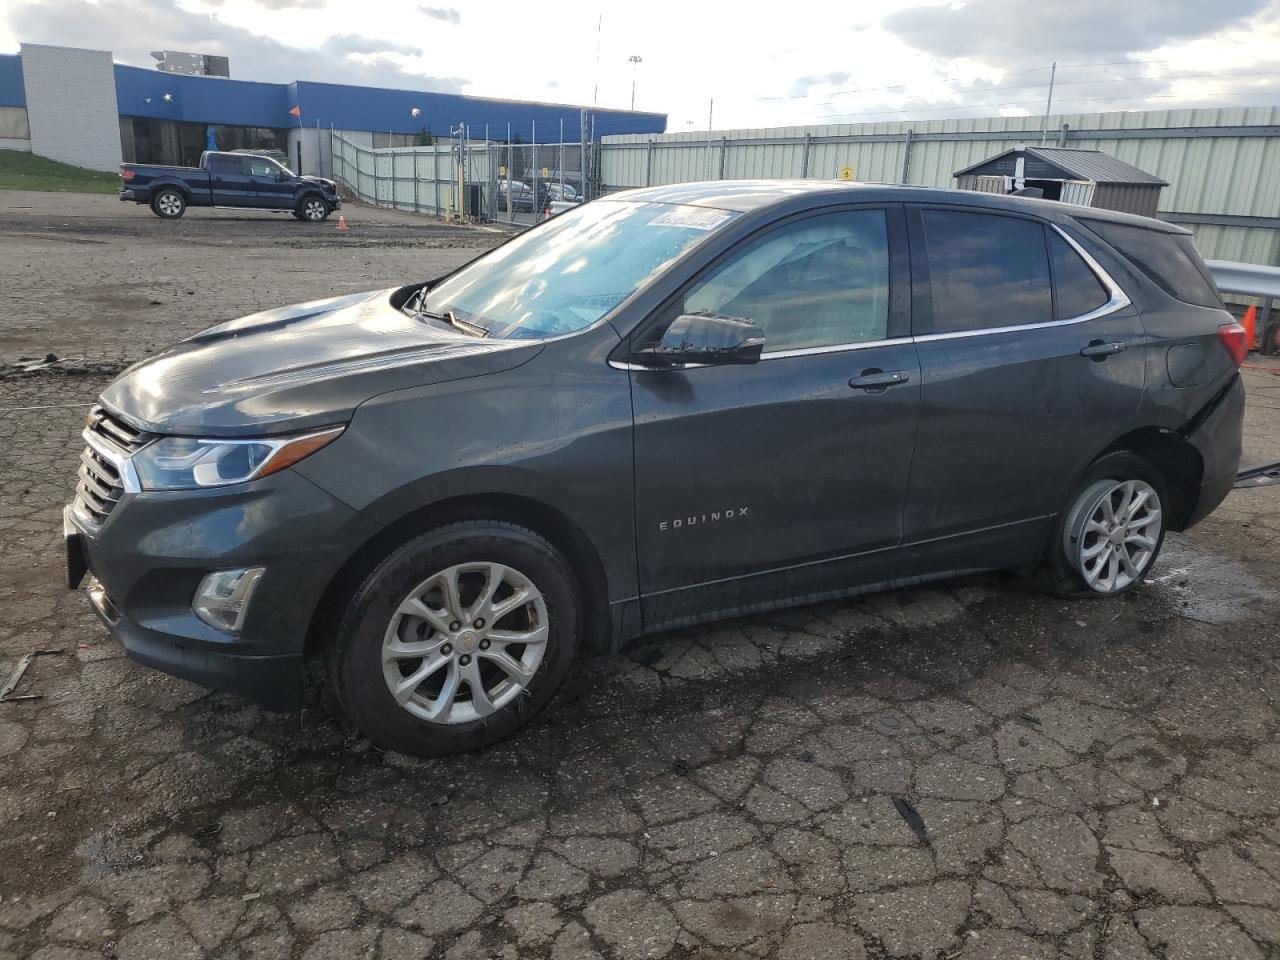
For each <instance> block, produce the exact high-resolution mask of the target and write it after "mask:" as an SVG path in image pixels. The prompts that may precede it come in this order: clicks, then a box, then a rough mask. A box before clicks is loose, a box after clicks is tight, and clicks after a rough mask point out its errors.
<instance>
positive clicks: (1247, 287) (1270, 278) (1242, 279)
mask: <svg viewBox="0 0 1280 960" xmlns="http://www.w3.org/2000/svg"><path fill="white" fill-rule="evenodd" d="M1205 263H1206V265H1207V266H1208V267H1209V272H1210V273H1212V274H1213V282H1214V283H1216V284H1217V285H1218V289H1219V290H1221V291H1222V292H1223V293H1239V294H1243V295H1244V296H1246V297H1261V298H1262V299H1264V300H1274V299H1280V267H1265V266H1262V265H1261V264H1257V263H1235V262H1234V261H1231V260H1206V261H1205Z"/></svg>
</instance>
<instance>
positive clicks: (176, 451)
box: [133, 427, 343, 490]
mask: <svg viewBox="0 0 1280 960" xmlns="http://www.w3.org/2000/svg"><path fill="white" fill-rule="evenodd" d="M342 431H343V428H342V427H333V428H331V429H329V430H321V431H318V432H316V433H306V434H302V435H300V436H293V437H279V438H270V439H262V440H214V439H209V438H206V437H165V438H163V439H161V440H157V441H155V442H154V443H150V444H148V445H147V446H145V447H143V448H142V449H141V450H139V451H138V452H137V453H135V454H134V455H133V465H134V467H135V468H137V471H138V479H139V481H141V485H142V489H143V490H195V489H198V488H201V487H222V486H226V485H227V484H229V483H243V482H244V481H246V480H253V479H254V478H256V477H266V476H269V475H271V474H273V473H276V472H277V471H279V470H283V469H284V468H285V467H288V466H292V465H293V464H295V463H297V462H298V461H299V460H301V459H302V458H303V457H309V456H310V455H311V454H313V453H315V452H316V451H317V450H319V449H320V448H321V447H323V446H325V445H326V444H329V443H332V442H333V441H334V440H336V439H338V437H339V435H340V434H341V433H342Z"/></svg>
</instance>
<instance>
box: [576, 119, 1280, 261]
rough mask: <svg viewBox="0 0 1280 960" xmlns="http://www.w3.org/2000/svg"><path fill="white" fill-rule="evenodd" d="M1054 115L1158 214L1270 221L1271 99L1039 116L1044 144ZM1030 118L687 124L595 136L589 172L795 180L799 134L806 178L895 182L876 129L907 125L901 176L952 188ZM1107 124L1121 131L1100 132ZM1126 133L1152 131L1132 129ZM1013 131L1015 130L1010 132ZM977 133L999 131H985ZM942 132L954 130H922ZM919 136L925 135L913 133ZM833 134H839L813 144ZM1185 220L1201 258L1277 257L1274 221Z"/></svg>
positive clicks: (1278, 213)
mask: <svg viewBox="0 0 1280 960" xmlns="http://www.w3.org/2000/svg"><path fill="white" fill-rule="evenodd" d="M1063 124H1067V125H1068V135H1067V139H1066V144H1067V145H1068V146H1072V147H1085V148H1094V149H1098V150H1102V151H1104V152H1105V153H1108V154H1110V155H1111V156H1114V157H1117V158H1118V159H1120V160H1124V161H1126V162H1127V163H1131V164H1133V165H1134V166H1136V167H1139V168H1141V169H1142V170H1145V171H1147V172H1148V173H1153V174H1155V175H1156V176H1158V177H1161V178H1163V179H1165V180H1167V181H1169V186H1168V187H1167V188H1166V189H1165V190H1164V192H1163V194H1162V195H1161V198H1160V211H1161V213H1162V214H1171V215H1175V216H1173V217H1171V219H1176V215H1177V214H1182V215H1192V216H1195V215H1226V216H1247V217H1268V218H1280V107H1224V108H1220V109H1204V110H1150V111H1142V112H1132V113H1089V114H1067V115H1061V116H1056V117H1050V119H1049V125H1048V127H1049V129H1048V140H1047V142H1048V143H1057V142H1058V138H1059V135H1060V132H1061V130H1062V125H1063ZM1040 125H1041V120H1040V118H1038V117H986V118H975V119H952V120H926V121H920V122H912V121H905V122H892V123H862V124H838V125H831V126H807V127H773V128H769V129H761V130H720V131H716V132H715V133H714V134H713V135H712V137H711V139H710V142H708V138H707V134H705V133H692V132H691V133H676V134H664V135H662V136H655V137H648V136H643V135H638V136H623V137H605V138H604V141H603V146H602V150H601V157H600V161H601V162H600V170H601V177H602V179H603V181H604V183H605V184H606V186H608V187H609V188H620V187H629V186H644V185H645V184H666V183H682V182H686V181H689V180H707V179H717V178H719V177H720V175H721V156H722V153H723V176H724V177H725V178H727V179H743V178H753V177H764V178H772V177H788V178H789V177H799V176H801V171H802V164H803V162H804V161H803V157H804V152H805V146H804V144H803V143H802V142H800V141H802V140H803V138H805V137H806V136H808V137H809V138H810V143H809V145H808V170H807V175H808V176H809V177H813V178H829V177H835V176H837V175H838V172H839V170H840V168H841V167H842V166H844V165H846V164H847V165H849V166H851V167H853V169H854V175H855V176H856V178H857V179H859V180H867V181H876V182H884V183H897V182H899V181H900V180H901V179H902V166H903V160H904V158H905V156H906V151H907V144H906V142H905V140H902V139H897V140H884V139H877V138H883V137H905V135H906V134H907V133H908V131H910V132H911V133H912V134H913V135H914V137H916V138H917V139H914V141H913V142H912V143H911V147H910V152H911V164H910V170H909V174H908V178H907V180H908V182H910V183H914V184H920V185H924V186H932V187H952V186H955V180H954V178H953V174H954V173H955V172H956V171H957V170H960V169H962V168H964V167H967V166H969V165H971V164H974V163H977V162H978V161H980V160H983V159H985V158H986V157H989V156H991V155H993V154H996V153H1000V152H1002V151H1004V150H1007V149H1009V148H1010V147H1011V146H1013V145H1015V144H1016V143H1018V142H1020V141H1023V142H1027V143H1039V142H1040ZM1240 127H1247V128H1254V129H1251V130H1249V131H1247V132H1248V133H1250V134H1252V135H1248V136H1246V135H1241V134H1240V133H1239V132H1237V131H1235V130H1232V129H1225V128H1240ZM1113 130H1115V131H1123V132H1126V135H1124V136H1117V135H1110V136H1109V135H1107V132H1109V131H1113ZM1075 131H1082V132H1083V131H1088V132H1089V133H1090V135H1089V136H1081V135H1077V134H1076V133H1075ZM1129 131H1150V132H1151V133H1150V136H1142V135H1141V134H1138V135H1136V136H1135V135H1134V134H1133V133H1128V132H1129ZM1019 132H1021V133H1025V134H1026V136H1025V137H1017V136H1013V137H1011V136H1010V134H1017V133H1019ZM983 133H993V134H997V135H998V134H1004V136H1003V137H1000V136H993V137H991V138H986V137H982V136H981V134H983ZM948 134H951V135H955V137H956V138H955V139H950V138H947V139H932V137H934V136H937V135H943V136H945V135H948ZM922 135H924V136H929V137H930V139H923V140H922V139H918V138H919V137H921V136H922ZM975 135H976V136H975ZM833 137H844V138H848V139H845V140H843V141H841V142H835V143H832V142H815V140H817V139H822V140H827V139H829V138H833ZM744 140H749V141H759V142H753V143H742V142H741V141H744ZM779 140H790V141H792V142H782V143H779V142H776V141H779ZM650 141H652V144H653V146H652V147H650V146H648V144H649V143H650ZM722 142H723V143H724V146H722ZM627 144H635V145H636V146H626V145H627ZM1186 226H1188V227H1190V228H1191V229H1192V230H1193V231H1194V232H1195V234H1196V242H1197V244H1198V246H1199V247H1200V249H1201V251H1202V252H1203V253H1204V255H1205V256H1206V257H1208V258H1211V259H1219V260H1242V261H1245V262H1249V263H1265V264H1280V229H1272V228H1265V227H1261V226H1245V225H1232V224H1197V223H1186Z"/></svg>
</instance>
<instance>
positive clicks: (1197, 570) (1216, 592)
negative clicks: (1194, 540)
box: [1147, 539, 1276, 623]
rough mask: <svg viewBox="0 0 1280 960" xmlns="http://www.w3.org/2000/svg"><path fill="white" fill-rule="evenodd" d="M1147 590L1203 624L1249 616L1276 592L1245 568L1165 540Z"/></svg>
mask: <svg viewBox="0 0 1280 960" xmlns="http://www.w3.org/2000/svg"><path fill="white" fill-rule="evenodd" d="M1147 583H1148V584H1149V589H1150V590H1151V591H1152V592H1153V593H1156V594H1159V595H1162V596H1164V597H1166V598H1168V599H1169V600H1170V601H1172V602H1173V603H1174V604H1175V605H1176V606H1177V608H1178V610H1179V612H1180V613H1181V614H1182V615H1183V616H1186V617H1190V618H1191V619H1193V620H1200V621H1202V622H1204V623H1231V622H1233V621H1237V620H1246V619H1248V618H1249V617H1250V616H1252V615H1253V610H1252V605H1253V604H1255V603H1256V602H1257V601H1259V600H1269V599H1274V598H1275V596H1276V591H1275V589H1274V588H1272V587H1268V586H1266V585H1265V584H1263V583H1262V582H1261V581H1259V580H1258V579H1257V578H1256V577H1254V576H1253V575H1252V574H1251V573H1249V571H1248V570H1247V569H1245V567H1244V566H1243V565H1241V564H1238V563H1233V562H1232V561H1230V560H1224V559H1223V558H1222V557H1219V556H1216V555H1215V554H1211V553H1204V552H1201V551H1199V550H1195V549H1194V548H1192V547H1190V546H1188V545H1187V544H1185V543H1179V542H1176V541H1174V540H1172V539H1166V540H1165V543H1164V549H1163V550H1161V552H1160V558H1159V560H1158V563H1157V566H1156V568H1155V575H1154V576H1151V577H1148V578H1147Z"/></svg>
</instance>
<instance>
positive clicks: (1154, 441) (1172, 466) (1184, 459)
mask: <svg viewBox="0 0 1280 960" xmlns="http://www.w3.org/2000/svg"><path fill="white" fill-rule="evenodd" d="M1121 450H1128V451H1130V452H1131V453H1136V454H1137V455H1138V456H1140V457H1142V458H1143V459H1145V460H1149V461H1150V462H1151V464H1152V465H1153V466H1154V467H1155V468H1156V469H1157V470H1159V471H1160V475H1161V476H1162V477H1163V478H1164V481H1165V485H1166V487H1167V488H1168V490H1167V492H1168V494H1169V499H1170V500H1171V501H1172V502H1171V503H1170V504H1169V511H1168V517H1169V522H1168V523H1167V524H1166V525H1165V526H1166V528H1167V529H1169V530H1175V531H1176V530H1183V529H1185V528H1186V526H1187V523H1188V521H1189V520H1190V518H1191V514H1192V511H1194V510H1195V506H1196V500H1197V499H1198V498H1199V496H1200V483H1201V481H1202V479H1203V478H1204V458H1203V457H1202V456H1201V455H1200V451H1199V450H1197V449H1196V448H1195V446H1194V445H1193V444H1191V443H1190V442H1189V441H1188V440H1187V439H1186V438H1185V437H1183V436H1182V435H1181V434H1179V433H1176V432H1174V431H1172V430H1166V429H1162V428H1160V427H1141V428H1139V429H1137V430H1132V431H1130V432H1129V433H1126V434H1124V435H1123V436H1121V437H1117V438H1116V440H1115V441H1114V442H1112V443H1111V444H1110V445H1109V446H1107V447H1106V448H1105V449H1103V450H1101V451H1099V452H1098V454H1097V455H1096V456H1095V457H1094V458H1093V459H1092V460H1090V461H1089V463H1090V464H1092V463H1094V462H1095V461H1097V460H1098V459H1099V458H1101V457H1104V456H1106V455H1107V454H1109V453H1116V452H1118V451H1121ZM1085 469H1086V470H1087V469H1088V466H1086V467H1085Z"/></svg>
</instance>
